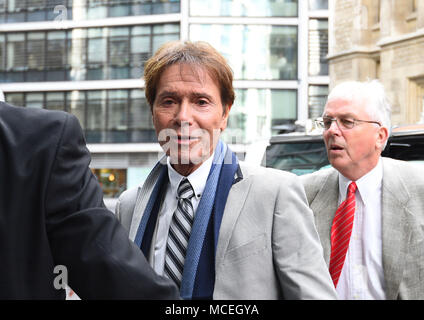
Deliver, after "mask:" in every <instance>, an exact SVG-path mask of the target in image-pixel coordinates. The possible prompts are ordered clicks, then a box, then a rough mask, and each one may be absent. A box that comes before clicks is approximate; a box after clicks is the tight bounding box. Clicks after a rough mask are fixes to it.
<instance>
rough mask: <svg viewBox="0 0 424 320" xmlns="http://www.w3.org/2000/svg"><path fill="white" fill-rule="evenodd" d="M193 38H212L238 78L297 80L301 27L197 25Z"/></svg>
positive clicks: (212, 41) (214, 44) (191, 28)
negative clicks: (298, 29)
mask: <svg viewBox="0 0 424 320" xmlns="http://www.w3.org/2000/svg"><path fill="white" fill-rule="evenodd" d="M190 39H191V40H193V41H196V40H203V39H208V41H209V42H210V44H211V45H212V46H214V47H215V48H216V49H217V50H218V51H219V52H220V53H221V54H223V55H224V57H225V58H227V59H228V61H229V64H230V65H231V67H232V68H233V71H234V77H235V79H245V80H255V79H258V80H278V79H281V80H294V79H297V27H294V26H262V25H200V24H193V25H191V26H190ZM258 57H260V59H258Z"/></svg>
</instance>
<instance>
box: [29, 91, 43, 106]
mask: <svg viewBox="0 0 424 320" xmlns="http://www.w3.org/2000/svg"><path fill="white" fill-rule="evenodd" d="M43 96H44V95H43V93H27V94H26V104H25V105H26V107H28V108H40V109H41V108H43V105H44V101H43Z"/></svg>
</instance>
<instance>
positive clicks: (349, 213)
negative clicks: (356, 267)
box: [330, 182, 357, 287]
mask: <svg viewBox="0 0 424 320" xmlns="http://www.w3.org/2000/svg"><path fill="white" fill-rule="evenodd" d="M356 189H357V186H356V183H355V182H352V183H351V184H350V185H349V187H348V189H347V197H346V200H345V201H343V202H342V203H341V204H340V206H339V208H338V209H337V211H336V215H335V216H334V220H333V226H332V227H331V257H330V275H331V278H332V279H333V283H334V286H335V287H337V283H338V282H339V278H340V274H341V272H342V269H343V264H344V261H345V257H346V252H347V249H348V248H349V241H350V235H351V233H352V227H353V218H354V215H355V205H356V203H355V191H356Z"/></svg>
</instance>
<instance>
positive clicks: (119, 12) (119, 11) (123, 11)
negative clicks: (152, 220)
mask: <svg viewBox="0 0 424 320" xmlns="http://www.w3.org/2000/svg"><path fill="white" fill-rule="evenodd" d="M129 9H130V4H114V5H110V6H109V17H123V16H128V15H131V13H130V12H129Z"/></svg>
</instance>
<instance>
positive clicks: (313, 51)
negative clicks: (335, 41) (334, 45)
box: [309, 19, 328, 76]
mask: <svg viewBox="0 0 424 320" xmlns="http://www.w3.org/2000/svg"><path fill="white" fill-rule="evenodd" d="M327 54H328V21H327V20H319V19H311V20H309V75H310V76H318V75H328V62H327Z"/></svg>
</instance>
